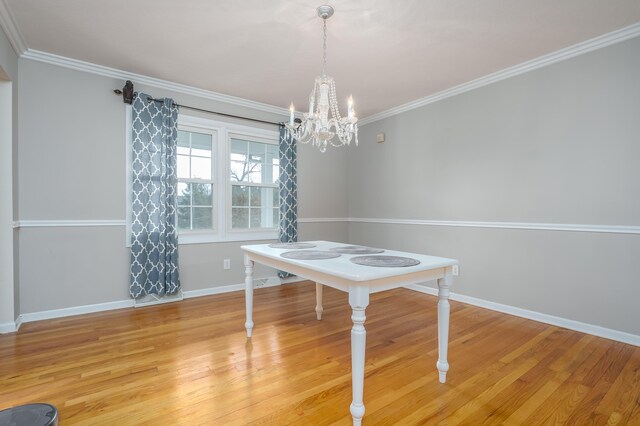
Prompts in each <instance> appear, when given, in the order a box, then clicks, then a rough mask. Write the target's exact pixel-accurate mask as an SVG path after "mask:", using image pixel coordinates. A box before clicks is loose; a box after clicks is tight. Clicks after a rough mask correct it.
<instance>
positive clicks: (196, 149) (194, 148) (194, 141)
mask: <svg viewBox="0 0 640 426" xmlns="http://www.w3.org/2000/svg"><path fill="white" fill-rule="evenodd" d="M191 155H199V156H202V157H211V135H207V134H204V133H191Z"/></svg>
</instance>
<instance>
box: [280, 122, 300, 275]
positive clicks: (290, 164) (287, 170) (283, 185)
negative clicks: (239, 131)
mask: <svg viewBox="0 0 640 426" xmlns="http://www.w3.org/2000/svg"><path fill="white" fill-rule="evenodd" d="M279 152H280V179H279V180H280V186H279V190H280V228H279V233H278V238H279V239H280V242H282V243H291V242H296V241H298V177H297V174H298V157H297V153H296V142H295V140H294V139H293V137H291V134H289V132H288V131H287V129H286V128H285V127H284V125H283V124H280V151H279ZM278 276H279V277H280V278H286V277H289V276H291V274H289V273H287V272H284V271H278Z"/></svg>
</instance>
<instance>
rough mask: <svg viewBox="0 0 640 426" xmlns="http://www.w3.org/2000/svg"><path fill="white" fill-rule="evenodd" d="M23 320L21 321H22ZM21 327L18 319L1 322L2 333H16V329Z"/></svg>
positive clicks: (0, 330)
mask: <svg viewBox="0 0 640 426" xmlns="http://www.w3.org/2000/svg"><path fill="white" fill-rule="evenodd" d="M21 322H22V321H20V323H21ZM19 327H20V324H19V322H18V320H16V321H15V322H11V321H10V322H5V323H2V324H0V334H7V333H15V332H16V331H18V328H19Z"/></svg>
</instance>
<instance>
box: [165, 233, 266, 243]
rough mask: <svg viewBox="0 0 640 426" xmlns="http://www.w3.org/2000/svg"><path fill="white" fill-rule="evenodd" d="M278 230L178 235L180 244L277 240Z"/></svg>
mask: <svg viewBox="0 0 640 426" xmlns="http://www.w3.org/2000/svg"><path fill="white" fill-rule="evenodd" d="M277 239H278V231H261V232H235V233H227V235H225V236H222V235H218V234H208V233H183V234H179V235H178V245H180V246H181V245H184V244H207V243H225V242H233V241H262V240H277Z"/></svg>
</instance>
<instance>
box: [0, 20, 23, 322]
mask: <svg viewBox="0 0 640 426" xmlns="http://www.w3.org/2000/svg"><path fill="white" fill-rule="evenodd" d="M17 82H18V57H17V55H16V54H15V52H14V51H13V49H12V47H11V44H10V43H9V40H8V39H7V37H6V35H5V33H4V32H3V31H2V30H1V29H0V103H1V105H0V325H2V324H7V323H9V324H10V323H11V322H12V321H14V320H15V318H16V317H17V312H18V304H19V289H18V281H17V277H18V274H17V266H18V265H17V259H18V257H17V254H14V252H16V251H17V250H16V249H17V247H18V234H17V231H15V230H14V229H13V226H12V222H13V220H14V218H15V217H17V202H15V200H16V199H17V182H18V179H17V176H16V174H17V166H16V165H17V161H15V160H17V152H18V150H17V146H18V87H17Z"/></svg>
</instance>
